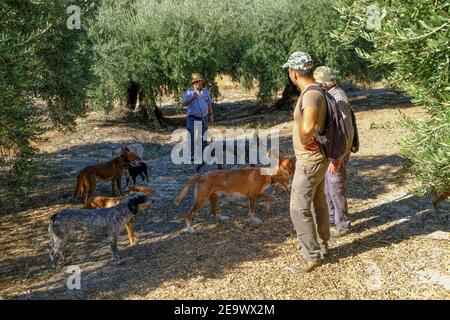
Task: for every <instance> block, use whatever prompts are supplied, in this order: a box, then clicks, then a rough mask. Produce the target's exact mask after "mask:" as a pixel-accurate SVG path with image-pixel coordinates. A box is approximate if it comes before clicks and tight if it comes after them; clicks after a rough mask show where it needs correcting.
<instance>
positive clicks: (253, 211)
mask: <svg viewBox="0 0 450 320" xmlns="http://www.w3.org/2000/svg"><path fill="white" fill-rule="evenodd" d="M248 200H249V206H250V211H249V216H250V221H251V222H253V223H254V224H261V223H262V221H261V219H259V218H258V217H257V216H256V196H249V197H248Z"/></svg>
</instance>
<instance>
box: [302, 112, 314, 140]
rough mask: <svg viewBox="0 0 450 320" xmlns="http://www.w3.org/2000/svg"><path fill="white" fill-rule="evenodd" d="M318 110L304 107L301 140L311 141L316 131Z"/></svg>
mask: <svg viewBox="0 0 450 320" xmlns="http://www.w3.org/2000/svg"><path fill="white" fill-rule="evenodd" d="M316 118H317V110H316V109H315V108H305V109H303V116H302V123H301V125H300V132H299V134H300V142H301V143H302V144H303V145H305V144H307V143H309V142H310V141H311V139H312V137H313V135H314V132H315V131H316Z"/></svg>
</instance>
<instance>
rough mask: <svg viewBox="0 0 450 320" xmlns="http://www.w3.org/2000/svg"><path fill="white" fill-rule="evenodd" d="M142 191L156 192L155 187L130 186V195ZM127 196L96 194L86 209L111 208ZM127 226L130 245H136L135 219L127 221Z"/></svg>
mask: <svg viewBox="0 0 450 320" xmlns="http://www.w3.org/2000/svg"><path fill="white" fill-rule="evenodd" d="M137 192H141V193H143V194H144V195H145V196H152V195H154V194H155V191H154V190H153V189H150V188H147V187H144V186H136V185H131V186H130V195H131V194H133V193H137ZM126 198H127V196H122V197H101V196H94V197H89V198H88V200H87V203H86V206H85V209H102V208H111V207H114V206H115V205H118V204H119V203H121V202H122V201H124V200H125V199H126ZM125 228H126V229H127V234H128V240H129V241H130V245H132V246H134V245H136V244H137V240H136V236H135V234H134V219H133V218H132V219H130V220H129V221H128V222H126V223H125Z"/></svg>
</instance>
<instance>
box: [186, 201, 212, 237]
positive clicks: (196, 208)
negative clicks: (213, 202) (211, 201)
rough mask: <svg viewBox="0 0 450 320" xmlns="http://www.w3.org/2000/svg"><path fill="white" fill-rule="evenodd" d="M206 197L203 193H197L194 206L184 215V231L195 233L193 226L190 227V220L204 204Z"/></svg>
mask: <svg viewBox="0 0 450 320" xmlns="http://www.w3.org/2000/svg"><path fill="white" fill-rule="evenodd" d="M207 201H208V198H207V197H205V196H204V195H203V196H201V197H200V195H197V199H196V200H195V204H194V207H193V208H192V210H191V211H190V212H189V213H188V214H187V215H186V231H187V232H189V233H195V230H194V228H193V227H192V220H194V215H195V214H197V212H199V211H200V210H201V209H202V208H203V207H204V206H205V204H206V202H207Z"/></svg>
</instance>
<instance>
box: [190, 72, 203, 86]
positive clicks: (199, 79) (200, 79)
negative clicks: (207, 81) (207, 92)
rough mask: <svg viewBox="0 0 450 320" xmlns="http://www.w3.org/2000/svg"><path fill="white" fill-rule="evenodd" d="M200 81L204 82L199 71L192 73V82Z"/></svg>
mask: <svg viewBox="0 0 450 320" xmlns="http://www.w3.org/2000/svg"><path fill="white" fill-rule="evenodd" d="M198 81H201V82H204V81H203V78H202V76H201V75H200V74H199V73H194V74H193V75H192V80H191V84H193V83H194V82H198Z"/></svg>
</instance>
